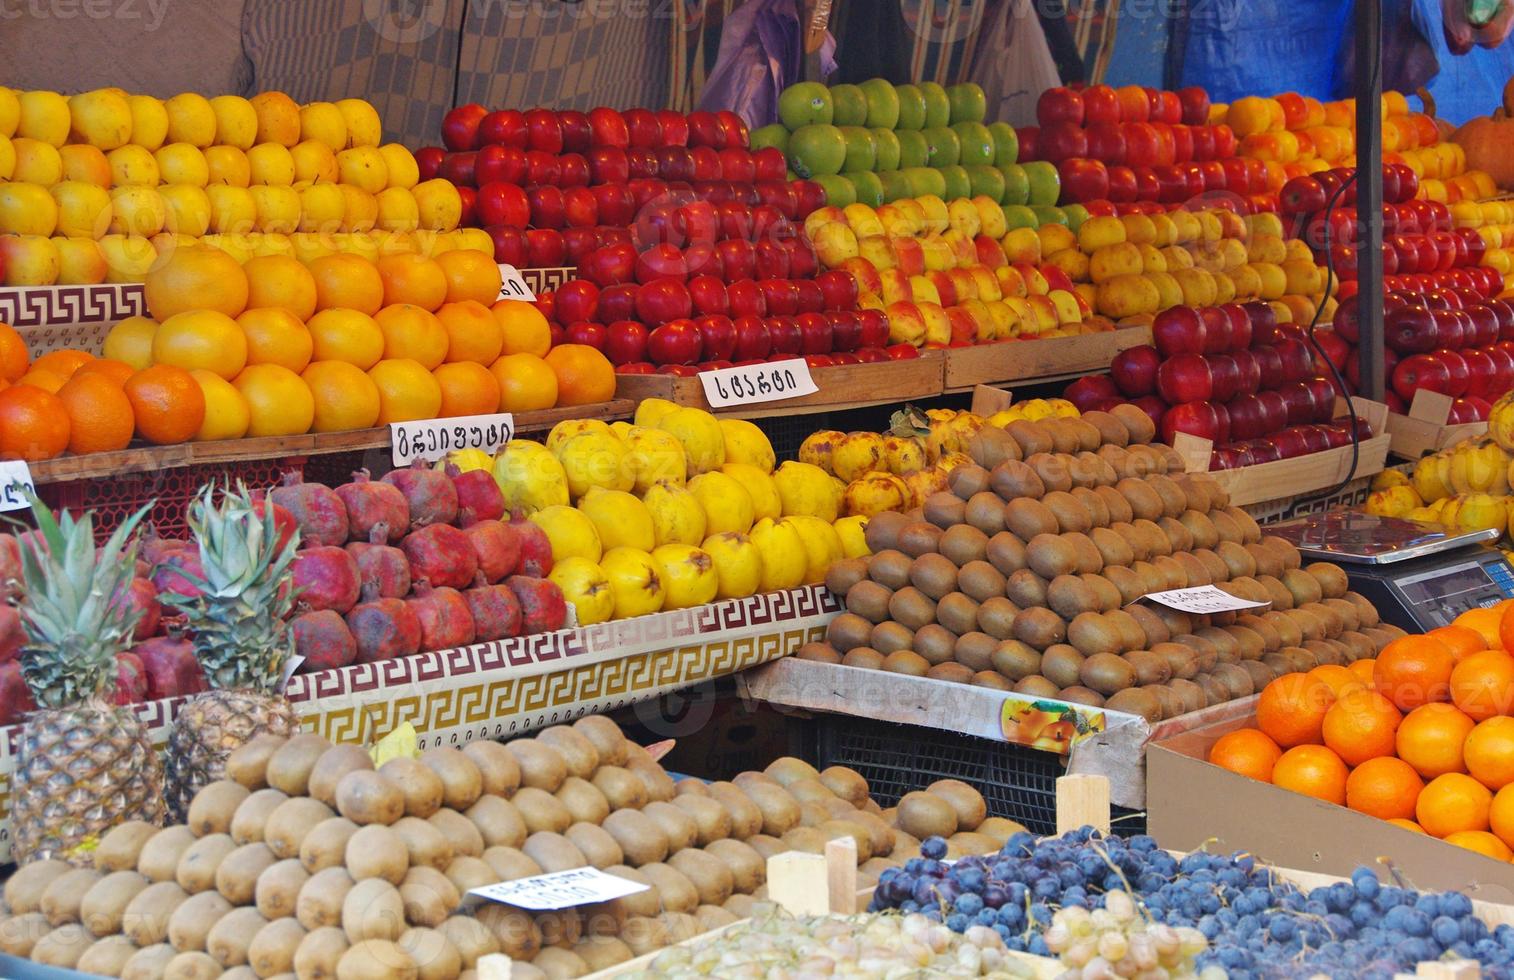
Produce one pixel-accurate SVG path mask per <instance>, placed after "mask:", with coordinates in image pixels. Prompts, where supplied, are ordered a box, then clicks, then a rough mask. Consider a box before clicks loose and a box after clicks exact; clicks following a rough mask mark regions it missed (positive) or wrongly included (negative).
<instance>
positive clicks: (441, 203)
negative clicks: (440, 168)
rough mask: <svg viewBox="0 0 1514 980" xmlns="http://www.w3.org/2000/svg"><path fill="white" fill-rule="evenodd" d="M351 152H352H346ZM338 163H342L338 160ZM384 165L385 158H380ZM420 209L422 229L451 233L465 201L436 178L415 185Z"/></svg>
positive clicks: (446, 182) (452, 188)
mask: <svg viewBox="0 0 1514 980" xmlns="http://www.w3.org/2000/svg"><path fill="white" fill-rule="evenodd" d="M346 152H351V151H346ZM337 162H338V163H340V162H341V161H340V160H338V161H337ZM379 163H380V164H382V163H383V158H382V157H380V158H379ZM411 193H413V194H414V195H415V204H416V206H417V207H418V208H420V214H421V227H422V228H424V229H428V230H430V231H451V230H452V229H453V228H456V227H457V223H458V222H459V221H461V220H462V216H463V199H462V198H461V197H458V195H457V188H456V187H453V186H452V184H451V182H450V181H445V180H442V179H441V178H434V179H432V180H428V181H424V182H423V183H419V184H416V185H415V189H414V190H413V191H411Z"/></svg>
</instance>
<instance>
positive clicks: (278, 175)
mask: <svg viewBox="0 0 1514 980" xmlns="http://www.w3.org/2000/svg"><path fill="white" fill-rule="evenodd" d="M247 167H248V170H249V171H250V173H251V175H252V178H251V179H252V183H253V184H267V185H269V186H272V187H288V186H289V185H290V184H293V183H294V157H293V156H291V155H290V153H289V147H287V146H284V145H283V144H281V143H259V144H258V145H256V146H254V147H253V148H252V149H250V150H248V151H247Z"/></svg>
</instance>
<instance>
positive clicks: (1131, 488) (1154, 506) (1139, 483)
mask: <svg viewBox="0 0 1514 980" xmlns="http://www.w3.org/2000/svg"><path fill="white" fill-rule="evenodd" d="M1115 489H1116V490H1118V491H1120V493H1121V494H1122V495H1123V496H1124V497H1125V499H1126V500H1127V501H1128V502H1129V503H1130V512H1131V513H1132V514H1134V515H1135V517H1136V518H1137V519H1144V520H1148V521H1154V520H1156V519H1157V518H1159V517H1161V516H1162V514H1163V505H1162V498H1161V497H1160V496H1159V495H1158V494H1157V492H1156V490H1155V489H1154V488H1153V487H1152V486H1151V484H1149V483H1147V482H1146V481H1145V480H1138V479H1135V478H1133V477H1126V478H1125V479H1123V480H1121V481H1120V482H1119V483H1116V484H1115Z"/></svg>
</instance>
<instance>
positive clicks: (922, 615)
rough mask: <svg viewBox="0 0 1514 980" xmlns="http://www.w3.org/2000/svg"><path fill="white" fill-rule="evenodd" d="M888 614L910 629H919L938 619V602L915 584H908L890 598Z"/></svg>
mask: <svg viewBox="0 0 1514 980" xmlns="http://www.w3.org/2000/svg"><path fill="white" fill-rule="evenodd" d="M947 591H948V592H949V591H951V590H950V589H948V590H947ZM942 594H943V595H944V594H945V593H942ZM888 615H889V616H890V617H891V618H892V619H893V620H894V621H895V622H897V623H900V624H901V625H903V626H906V627H908V628H909V629H919V628H920V627H922V626H924V625H926V624H927V623H934V622H935V621H936V603H935V602H934V601H933V600H932V599H931V598H930V596H928V595H926V594H925V593H924V592H922V591H920V590H919V589H917V588H915V587H914V586H906V587H904V588H902V589H900V590H899V591H898V592H895V593H894V594H893V596H892V597H891V598H890V599H889V600H888Z"/></svg>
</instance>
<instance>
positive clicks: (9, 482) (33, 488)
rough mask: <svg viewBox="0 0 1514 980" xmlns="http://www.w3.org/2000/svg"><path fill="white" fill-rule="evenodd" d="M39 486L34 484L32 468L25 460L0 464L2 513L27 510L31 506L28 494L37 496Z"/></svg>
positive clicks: (11, 460) (6, 461)
mask: <svg viewBox="0 0 1514 980" xmlns="http://www.w3.org/2000/svg"><path fill="white" fill-rule="evenodd" d="M36 492H37V485H36V484H35V483H33V482H32V471H31V467H29V466H27V465H26V461H25V460H20V459H8V460H5V461H4V462H0V513H3V512H5V511H8V510H25V509H26V508H27V507H30V506H31V504H30V503H28V502H27V494H35V493H36Z"/></svg>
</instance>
